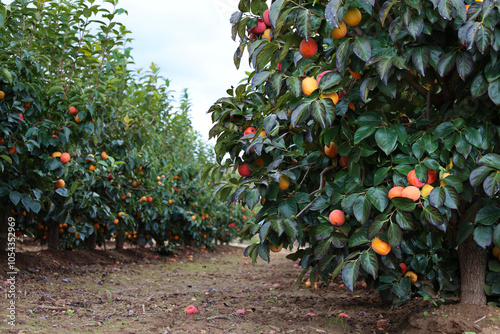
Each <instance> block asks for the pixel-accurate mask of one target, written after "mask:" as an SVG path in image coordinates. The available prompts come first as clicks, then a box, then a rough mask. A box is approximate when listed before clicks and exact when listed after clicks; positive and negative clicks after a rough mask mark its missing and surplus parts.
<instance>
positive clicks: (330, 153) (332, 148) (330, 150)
mask: <svg viewBox="0 0 500 334" xmlns="http://www.w3.org/2000/svg"><path fill="white" fill-rule="evenodd" d="M325 154H326V156H327V157H330V158H334V157H336V156H337V145H335V143H334V142H333V141H332V142H330V145H329V146H326V145H325Z"/></svg>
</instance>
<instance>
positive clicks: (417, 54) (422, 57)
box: [412, 47, 430, 76]
mask: <svg viewBox="0 0 500 334" xmlns="http://www.w3.org/2000/svg"><path fill="white" fill-rule="evenodd" d="M429 60H430V52H429V49H428V48H426V47H418V48H416V49H414V51H413V54H412V61H413V64H414V65H415V67H416V69H417V71H418V72H419V73H420V74H422V76H425V69H426V68H427V66H428V64H429Z"/></svg>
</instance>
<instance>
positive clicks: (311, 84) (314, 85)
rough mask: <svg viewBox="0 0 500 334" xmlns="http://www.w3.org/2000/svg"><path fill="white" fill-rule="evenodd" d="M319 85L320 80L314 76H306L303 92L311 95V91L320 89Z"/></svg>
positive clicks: (303, 81)
mask: <svg viewBox="0 0 500 334" xmlns="http://www.w3.org/2000/svg"><path fill="white" fill-rule="evenodd" d="M318 87H319V84H318V81H317V80H316V79H314V78H312V77H306V78H304V80H302V92H303V93H304V95H306V96H309V95H311V93H312V92H314V91H315V90H316V89H318Z"/></svg>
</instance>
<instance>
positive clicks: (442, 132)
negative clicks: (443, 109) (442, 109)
mask: <svg viewBox="0 0 500 334" xmlns="http://www.w3.org/2000/svg"><path fill="white" fill-rule="evenodd" d="M455 130H456V129H455V126H453V124H451V123H449V122H444V123H441V124H439V125H438V126H437V128H436V129H435V131H434V135H435V136H436V137H437V138H444V137H446V136H448V135H450V134H451V133H452V132H454V131H455Z"/></svg>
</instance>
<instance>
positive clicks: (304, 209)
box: [295, 191, 321, 218]
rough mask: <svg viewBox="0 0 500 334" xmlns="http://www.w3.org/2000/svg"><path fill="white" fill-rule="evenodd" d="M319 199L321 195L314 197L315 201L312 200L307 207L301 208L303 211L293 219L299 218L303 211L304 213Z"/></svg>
mask: <svg viewBox="0 0 500 334" xmlns="http://www.w3.org/2000/svg"><path fill="white" fill-rule="evenodd" d="M316 192H317V191H316ZM320 197H321V195H319V196H318V197H316V198H315V199H313V200H312V201H311V203H309V204H307V206H306V207H305V208H303V209H302V210H301V211H300V212H299V213H298V214H297V216H295V217H297V218H299V217H300V215H302V214H303V213H304V211H306V210H307V209H309V208H310V207H311V205H312V204H313V203H314V201H316V200H317V199H318V198H320Z"/></svg>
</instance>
